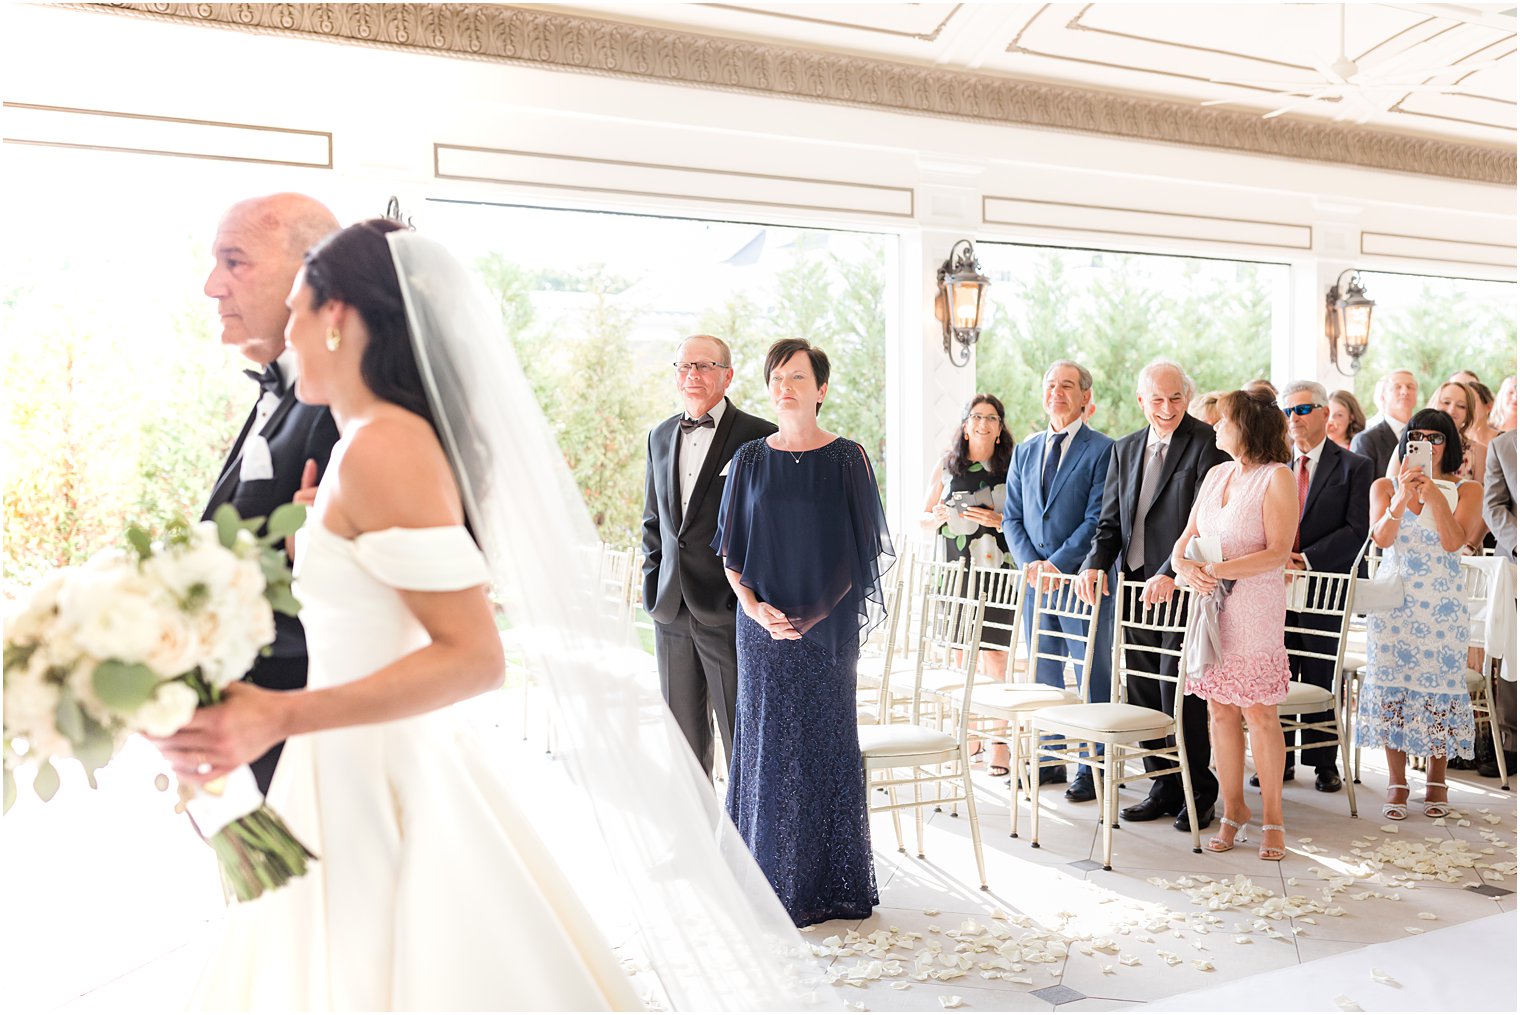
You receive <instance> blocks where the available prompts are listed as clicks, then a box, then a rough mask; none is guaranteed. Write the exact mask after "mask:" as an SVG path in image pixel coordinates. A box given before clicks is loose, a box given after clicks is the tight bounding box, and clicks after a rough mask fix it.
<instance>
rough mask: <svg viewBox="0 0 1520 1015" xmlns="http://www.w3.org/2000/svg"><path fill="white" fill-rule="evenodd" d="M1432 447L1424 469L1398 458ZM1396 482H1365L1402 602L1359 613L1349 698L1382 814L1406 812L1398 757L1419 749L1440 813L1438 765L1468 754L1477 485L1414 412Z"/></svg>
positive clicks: (1447, 430) (1457, 447) (1441, 430)
mask: <svg viewBox="0 0 1520 1015" xmlns="http://www.w3.org/2000/svg"><path fill="white" fill-rule="evenodd" d="M1414 440H1423V441H1428V442H1429V443H1430V444H1431V445H1432V449H1431V450H1432V452H1433V454H1432V459H1433V462H1434V469H1433V471H1434V473H1435V475H1433V476H1426V475H1425V474H1424V473H1423V471H1422V470H1421V469H1420V468H1418V467H1416V466H1414V465H1411V464H1410V463H1408V462H1406V461H1405V454H1406V451H1407V450H1408V446H1409V442H1410V441H1414ZM1398 460H1399V463H1400V464H1399V472H1398V478H1397V480H1390V479H1379V480H1378V481H1377V482H1375V483H1373V484H1372V512H1373V518H1372V539H1373V541H1374V542H1375V543H1377V545H1378V546H1381V547H1383V548H1384V550H1385V553H1384V556H1383V561H1382V564H1381V567H1380V573H1381V568H1394V569H1395V570H1396V571H1397V573H1398V575H1399V577H1401V578H1402V579H1403V581H1404V605H1403V606H1401V607H1399V608H1398V609H1395V610H1392V611H1389V612H1387V613H1373V614H1371V615H1369V616H1368V618H1367V675H1366V678H1365V679H1364V681H1363V683H1362V690H1361V694H1360V696H1359V698H1358V702H1357V720H1356V735H1357V739H1358V742H1359V743H1360V744H1361V745H1362V746H1364V747H1373V746H1378V745H1381V746H1382V747H1383V748H1384V750H1385V751H1386V752H1387V755H1388V797H1387V802H1386V803H1385V804H1384V805H1383V814H1384V816H1385V817H1388V818H1391V819H1393V820H1395V821H1402V820H1403V819H1404V818H1405V817H1407V816H1408V813H1409V785H1408V782H1407V781H1406V772H1405V761H1406V759H1407V758H1408V756H1409V755H1411V754H1414V755H1423V756H1425V757H1427V758H1428V759H1429V760H1428V761H1427V763H1426V768H1425V804H1424V811H1425V814H1426V815H1427V816H1428V817H1432V818H1438V817H1443V816H1445V815H1446V814H1447V813H1448V811H1449V809H1450V808H1449V807H1448V805H1447V796H1446V762H1447V759H1448V758H1451V757H1462V758H1471V757H1472V756H1473V713H1472V700H1471V699H1470V698H1469V697H1468V694H1467V678H1466V669H1467V641H1468V631H1469V626H1468V616H1467V600H1466V597H1465V596H1464V594H1463V589H1462V568H1461V563H1462V547H1463V545H1464V544H1465V543H1466V542H1467V541H1468V533H1469V532H1471V531H1472V530H1473V528H1474V526H1475V524H1476V519H1477V517H1478V513H1479V511H1480V510H1481V501H1482V489H1481V487H1480V486H1479V485H1478V484H1477V483H1473V482H1469V481H1464V480H1461V479H1459V478H1458V477H1457V476H1456V471H1457V469H1458V468H1460V467H1461V464H1462V442H1461V437H1460V435H1459V434H1458V433H1457V427H1456V424H1455V423H1454V422H1453V421H1452V418H1451V417H1450V416H1448V415H1447V414H1446V413H1444V412H1442V411H1441V410H1440V409H1422V410H1421V411H1420V412H1417V413H1415V415H1414V418H1412V419H1411V420H1410V421H1409V425H1408V426H1407V427H1406V428H1405V430H1404V436H1403V437H1402V438H1401V439H1400V441H1399V448H1398Z"/></svg>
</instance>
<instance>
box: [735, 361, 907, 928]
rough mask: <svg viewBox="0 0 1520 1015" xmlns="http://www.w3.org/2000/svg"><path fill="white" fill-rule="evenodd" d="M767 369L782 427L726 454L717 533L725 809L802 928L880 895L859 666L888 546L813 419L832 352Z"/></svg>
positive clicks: (862, 457) (844, 442)
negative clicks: (731, 679) (731, 650)
mask: <svg viewBox="0 0 1520 1015" xmlns="http://www.w3.org/2000/svg"><path fill="white" fill-rule="evenodd" d="M765 372H766V376H767V378H768V380H769V384H770V395H771V402H772V404H773V405H775V407H776V415H777V423H778V425H779V427H780V430H779V432H778V433H776V434H775V435H773V436H771V437H769V438H765V439H762V440H756V441H751V442H749V443H748V444H744V445H741V446H740V448H739V450H738V451H737V452H736V453H735V455H734V458H733V462H732V464H731V466H730V467H729V475H728V481H727V485H726V486H725V487H724V488H723V503H722V506H721V507H720V508H719V512H718V534H717V538H716V539H714V541H713V549H715V550H717V551H718V554H719V556H721V557H722V558H723V561H724V566H725V567H726V568H727V572H728V580H729V584H731V585H732V586H733V588H734V594H735V595H736V596H737V597H738V600H739V605H740V607H741V608H742V609H741V615H740V616H739V618H738V634H737V641H738V650H739V694H738V703H737V704H738V708H737V713H738V714H737V718H736V720H735V724H734V756H733V759H732V761H731V762H730V765H729V781H728V786H729V790H728V813H729V816H730V817H731V818H733V821H734V824H735V825H737V826H738V829H739V833H740V834H741V835H742V836H743V837H744V841H745V842H746V843H747V844H748V846H749V850H750V852H751V853H752V854H753V855H754V857H755V861H756V862H757V863H758V864H759V865H760V869H761V870H763V871H764V872H765V875H766V877H767V878H768V879H769V880H770V883H771V887H772V888H774V889H775V891H776V895H777V897H778V898H780V900H781V903H782V905H783V906H785V907H786V911H787V913H789V914H790V915H791V917H792V920H793V921H794V922H795V923H796V924H797V925H798V926H799V927H805V926H808V925H809V924H814V923H821V922H823V921H825V920H837V919H845V918H850V919H863V918H864V917H867V916H869V915H870V914H871V910H872V908H873V907H874V906H875V905H876V903H877V900H878V897H877V893H876V872H875V868H874V866H873V864H872V860H871V833H870V827H869V822H868V814H867V811H866V788H865V782H864V777H863V776H862V773H861V767H860V740H859V736H858V734H857V732H856V727H855V722H856V712H855V663H856V660H857V659H858V657H859V654H860V642H861V639H862V638H863V637H864V635H865V633H866V632H867V631H869V630H870V629H871V628H872V627H874V626H875V625H876V624H877V623H879V622H880V620H881V618H882V577H881V576H882V572H883V571H885V570H886V569H887V568H889V567H890V566H891V563H892V557H893V550H892V544H891V540H890V538H889V536H888V533H887V524H886V516H885V514H884V512H883V511H882V507H881V497H880V495H879V494H878V492H877V489H876V477H875V475H874V473H873V472H872V470H871V462H870V459H869V458H867V457H866V453H865V450H864V449H863V448H862V447H861V446H860V445H859V444H856V443H855V442H854V441H852V440H849V439H847V438H844V437H839V436H837V435H835V434H831V433H828V432H827V431H825V430H823V429H821V428H820V427H819V426H818V418H817V417H818V412H819V409H820V408H821V407H822V405H823V399H824V396H825V395H826V394H827V392H828V379H829V359H828V356H826V355H825V354H824V352H823V350H821V349H817V348H814V347H813V346H811V345H809V344H808V343H807V342H805V341H803V340H802V339H784V340H782V341H780V342H777V343H776V344H775V345H774V346H772V347H771V349H770V352H769V353H767V354H766V357H765Z"/></svg>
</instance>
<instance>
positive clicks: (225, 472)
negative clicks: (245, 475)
mask: <svg viewBox="0 0 1520 1015" xmlns="http://www.w3.org/2000/svg"><path fill="white" fill-rule="evenodd" d="M258 411H259V410H258V406H254V407H253V409H252V410H251V411H250V412H249V413H248V418H247V419H245V420H244V421H243V429H242V430H240V431H239V432H238V435H237V440H235V441H233V442H232V450H231V451H230V452H228V454H227V461H226V462H225V463H224V464H223V465H222V474H221V475H220V476H218V477H217V478H216V486H214V487H212V488H211V499H210V500H208V501H207V502H206V513H205V515H204V517H206V518H210V517H211V513H212V512H213V511H215V510H216V509H217V508H219V507H221V506H222V505H223V504H225V503H226V502H227V501H228V500H229V499H230V498H231V497H232V489H233V487H235V486H236V485H237V479H238V468H239V466H240V464H241V462H242V460H243V443H244V442H245V441H247V440H248V435H249V434H250V433H252V432H253V421H254V420H255V419H257V418H258Z"/></svg>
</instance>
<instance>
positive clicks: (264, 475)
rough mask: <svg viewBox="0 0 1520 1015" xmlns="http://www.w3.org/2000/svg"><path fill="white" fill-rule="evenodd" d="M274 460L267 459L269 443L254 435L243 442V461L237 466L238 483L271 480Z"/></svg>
mask: <svg viewBox="0 0 1520 1015" xmlns="http://www.w3.org/2000/svg"><path fill="white" fill-rule="evenodd" d="M273 478H274V460H273V459H271V458H270V457H269V442H268V441H267V440H265V439H264V438H262V437H260V436H259V435H258V434H254V435H253V436H252V437H249V438H248V439H247V440H246V441H244V442H243V461H242V464H240V465H239V466H238V481H239V482H242V483H246V482H248V481H249V480H254V479H273Z"/></svg>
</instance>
